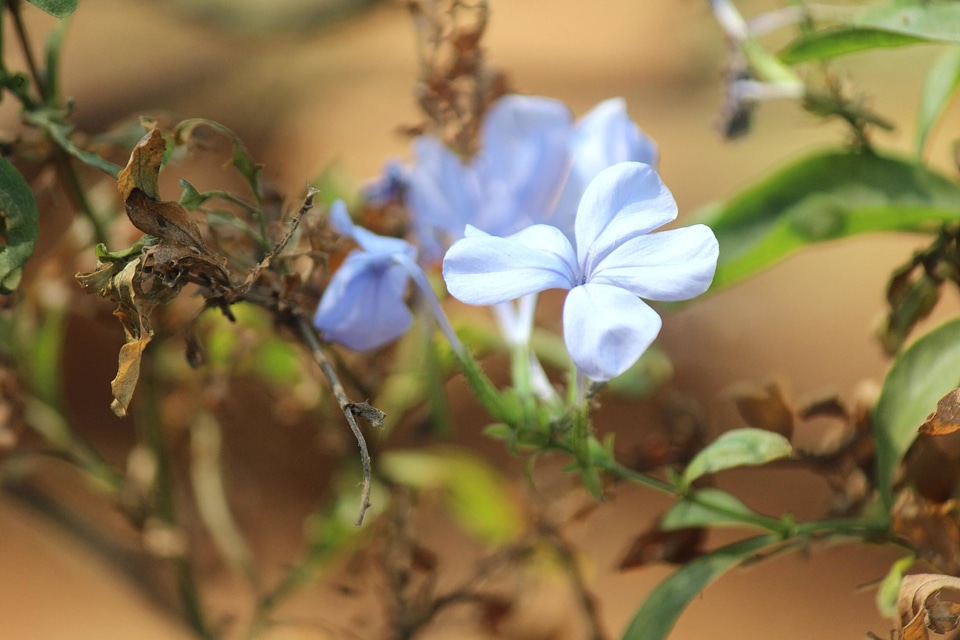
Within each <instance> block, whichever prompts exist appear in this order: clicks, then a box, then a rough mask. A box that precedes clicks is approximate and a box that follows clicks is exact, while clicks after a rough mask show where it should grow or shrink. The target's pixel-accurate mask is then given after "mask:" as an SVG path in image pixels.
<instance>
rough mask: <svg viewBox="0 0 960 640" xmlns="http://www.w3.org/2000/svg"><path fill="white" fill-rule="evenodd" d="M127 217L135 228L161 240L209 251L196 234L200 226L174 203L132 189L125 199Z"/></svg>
mask: <svg viewBox="0 0 960 640" xmlns="http://www.w3.org/2000/svg"><path fill="white" fill-rule="evenodd" d="M125 205H126V208H127V216H128V217H129V218H130V222H132V223H133V226H135V227H136V228H137V229H140V231H143V232H144V233H149V234H150V235H152V236H156V237H158V238H160V239H161V240H165V241H167V242H171V243H174V244H180V245H183V246H185V247H191V248H193V249H196V250H197V251H199V252H201V253H209V251H207V247H206V245H205V244H204V242H203V238H202V236H201V234H200V225H198V224H197V222H196V221H195V220H194V219H193V217H192V216H191V215H190V212H188V211H187V210H186V209H184V208H183V206H182V205H180V204H179V203H177V202H161V201H158V200H154V199H152V198H150V197H149V195H148V194H147V193H146V192H145V191H143V190H141V189H140V188H134V189H133V190H131V191H130V195H128V196H127V198H126V200H125Z"/></svg>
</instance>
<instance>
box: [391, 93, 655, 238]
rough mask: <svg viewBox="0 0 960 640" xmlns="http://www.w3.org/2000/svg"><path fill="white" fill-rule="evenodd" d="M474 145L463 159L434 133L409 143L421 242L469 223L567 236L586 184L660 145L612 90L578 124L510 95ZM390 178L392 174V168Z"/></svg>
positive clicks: (548, 106)
mask: <svg viewBox="0 0 960 640" xmlns="http://www.w3.org/2000/svg"><path fill="white" fill-rule="evenodd" d="M480 143H481V144H480V150H479V151H478V152H477V154H476V155H475V156H474V157H473V158H472V159H471V160H470V161H469V162H468V163H464V162H463V161H462V160H461V159H460V157H459V156H457V155H456V154H455V153H453V152H452V151H450V149H448V148H447V147H446V146H444V144H443V143H442V142H441V141H440V140H438V139H436V138H433V137H431V136H421V137H420V138H417V140H416V141H415V142H414V151H415V154H416V163H415V164H414V165H413V166H412V167H410V168H409V170H408V171H406V172H404V173H403V174H402V175H403V177H402V178H401V179H402V180H403V181H404V182H405V183H406V189H407V204H408V205H409V206H410V209H411V211H412V213H413V217H414V223H415V225H416V227H417V232H418V235H419V236H420V238H419V241H420V245H421V246H422V247H424V250H428V249H429V246H430V245H433V246H437V245H441V246H442V245H445V244H447V243H448V242H449V241H454V240H457V239H459V238H461V237H463V234H464V229H466V227H467V225H468V224H469V225H472V226H473V227H476V228H477V229H480V230H482V231H485V232H487V233H490V234H493V235H498V236H506V235H509V234H511V233H515V232H517V231H520V230H521V229H524V228H526V227H529V226H530V225H531V224H537V223H544V224H551V225H553V226H555V227H558V228H560V229H562V230H563V231H565V232H567V233H569V234H570V236H571V237H572V236H573V220H574V217H575V215H576V210H577V203H578V202H579V201H580V196H581V195H582V194H583V189H584V188H585V187H586V185H587V183H589V182H590V180H591V179H593V177H594V176H595V175H596V174H597V173H599V172H600V171H601V170H602V169H604V168H606V167H608V166H610V165H612V164H615V163H617V162H623V161H627V160H634V161H637V162H646V163H648V164H655V163H656V161H657V149H656V146H655V145H654V144H653V142H652V141H651V140H650V139H649V138H647V137H646V136H645V135H644V134H643V132H642V131H641V130H640V129H639V127H637V125H636V124H634V123H633V121H631V120H630V117H629V116H628V115H627V110H626V103H625V102H624V101H623V99H621V98H611V99H609V100H606V101H604V102H601V103H600V104H599V105H597V106H596V107H594V108H593V109H592V110H591V111H590V112H589V113H587V114H586V115H584V116H583V117H582V118H581V119H580V120H579V121H578V122H576V123H574V121H573V117H572V115H571V113H570V110H569V109H568V108H567V106H566V105H565V104H563V103H562V102H560V101H558V100H553V99H550V98H543V97H537V96H522V95H507V96H504V97H502V98H500V99H499V100H498V101H497V102H496V103H495V104H494V105H493V106H492V107H491V108H490V110H489V111H488V112H487V114H486V115H485V117H484V121H483V127H482V129H481V140H480ZM392 169H393V170H392V171H390V172H388V176H387V178H388V179H394V180H396V179H397V176H398V175H400V172H399V171H398V170H397V168H396V167H393V168H392Z"/></svg>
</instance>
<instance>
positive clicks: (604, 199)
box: [443, 162, 719, 381]
mask: <svg viewBox="0 0 960 640" xmlns="http://www.w3.org/2000/svg"><path fill="white" fill-rule="evenodd" d="M676 216H677V205H676V202H675V201H674V199H673V196H672V195H671V194H670V191H669V190H667V188H666V186H665V185H664V184H663V182H662V181H661V180H660V177H659V176H658V175H657V173H656V171H654V169H653V168H652V167H651V166H650V165H648V164H643V163H638V162H624V163H619V164H616V165H614V166H612V167H609V168H607V169H604V170H603V171H601V172H600V173H599V174H598V175H597V176H596V177H595V178H594V179H593V180H592V181H591V182H590V184H589V185H588V186H587V188H586V190H585V191H584V194H583V197H582V198H581V199H580V203H579V207H578V209H577V214H576V221H575V232H574V237H575V240H574V242H573V243H572V242H571V241H570V239H569V238H568V237H567V235H566V234H564V233H563V231H562V230H560V229H558V228H556V227H554V226H549V225H543V224H538V225H533V226H530V227H528V228H526V229H524V230H522V231H520V232H518V233H515V234H513V235H511V236H509V237H497V236H493V235H489V234H487V233H484V232H483V231H481V230H479V229H476V228H473V227H469V228H468V229H467V231H466V234H465V237H464V238H463V239H461V240H459V241H457V242H456V243H454V245H453V246H452V247H451V248H450V250H449V251H448V252H447V254H446V256H445V258H444V261H443V277H444V280H445V281H446V284H447V288H448V290H449V291H450V293H451V294H452V295H453V296H454V297H455V298H457V299H459V300H461V301H463V302H466V303H468V304H477V305H491V304H497V303H501V302H505V301H508V300H514V299H516V298H520V297H522V296H525V295H529V294H533V293H537V292H540V291H544V290H546V289H555V288H559V289H568V290H569V293H568V294H567V298H566V301H565V302H564V307H563V333H564V341H565V342H566V346H567V351H568V352H569V354H570V357H571V359H572V360H573V362H574V364H576V366H577V368H578V369H579V370H580V371H581V372H582V373H583V374H584V375H586V376H587V377H589V378H592V379H593V380H597V381H604V380H609V379H611V378H614V377H616V376H618V375H620V374H621V373H623V372H624V371H626V370H627V369H628V368H629V367H630V366H631V365H632V364H633V363H634V362H635V361H636V360H637V358H639V357H640V356H641V355H642V354H643V352H644V351H645V350H646V349H647V347H649V346H650V344H651V343H652V342H653V340H654V339H655V338H656V336H657V334H658V333H659V332H660V326H661V320H660V316H658V315H657V313H656V312H655V311H654V310H653V309H651V308H650V307H649V306H648V305H647V304H646V303H645V302H643V301H642V300H641V299H640V298H646V299H649V300H686V299H688V298H692V297H694V296H697V295H699V294H701V293H703V292H704V291H706V290H707V288H708V287H709V286H710V283H711V282H712V280H713V274H714V271H715V270H716V266H717V257H718V255H719V246H718V244H717V239H716V237H715V236H714V234H713V231H711V230H710V228H709V227H706V226H704V225H694V226H691V227H684V228H679V229H672V230H669V231H662V232H660V233H651V232H652V231H654V230H655V229H657V228H659V227H661V226H663V225H664V224H666V223H668V222H671V221H672V220H674V219H675V218H676Z"/></svg>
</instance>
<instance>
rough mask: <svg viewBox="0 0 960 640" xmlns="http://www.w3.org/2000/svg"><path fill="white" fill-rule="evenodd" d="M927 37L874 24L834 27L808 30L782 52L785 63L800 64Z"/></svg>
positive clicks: (923, 40) (898, 45)
mask: <svg viewBox="0 0 960 640" xmlns="http://www.w3.org/2000/svg"><path fill="white" fill-rule="evenodd" d="M925 41H926V40H925V39H924V38H921V37H919V36H913V35H909V34H905V33H892V32H890V31H886V30H883V29H876V28H873V27H856V26H849V27H833V28H830V29H825V30H822V31H811V32H809V33H806V34H804V35H802V36H800V37H799V38H797V39H796V40H794V41H793V42H791V43H790V44H789V45H787V47H786V48H785V49H784V50H783V51H781V52H780V54H779V57H780V60H781V61H783V62H784V63H786V64H798V63H800V62H811V61H814V60H829V59H830V58H837V57H839V56H844V55H847V54H850V53H856V52H858V51H867V50H869V49H879V48H889V47H902V46H904V45H908V44H917V43H918V42H925Z"/></svg>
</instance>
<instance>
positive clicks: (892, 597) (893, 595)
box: [876, 554, 917, 618]
mask: <svg viewBox="0 0 960 640" xmlns="http://www.w3.org/2000/svg"><path fill="white" fill-rule="evenodd" d="M916 561H917V557H916V556H915V555H913V554H910V555H908V556H904V557H902V558H900V559H899V560H897V561H896V562H894V563H893V564H892V565H890V571H888V572H887V575H886V577H885V578H884V579H883V582H881V583H880V588H879V589H877V596H876V602H877V610H878V611H879V612H880V613H881V614H882V615H883V616H884V617H886V618H895V617H896V615H897V598H898V596H899V595H900V584H901V583H902V582H903V574H904V572H905V571H906V570H907V569H909V568H910V567H912V566H913V563H914V562H916Z"/></svg>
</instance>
